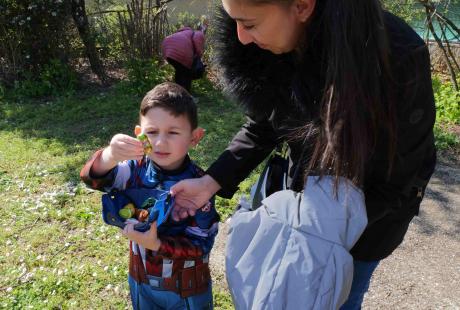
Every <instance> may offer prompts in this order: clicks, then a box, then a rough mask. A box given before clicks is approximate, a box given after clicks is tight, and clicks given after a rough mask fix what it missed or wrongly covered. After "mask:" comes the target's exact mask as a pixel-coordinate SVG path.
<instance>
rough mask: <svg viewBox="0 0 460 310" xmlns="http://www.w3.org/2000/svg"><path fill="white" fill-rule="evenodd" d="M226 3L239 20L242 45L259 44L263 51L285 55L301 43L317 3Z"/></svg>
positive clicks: (237, 0)
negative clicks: (306, 25)
mask: <svg viewBox="0 0 460 310" xmlns="http://www.w3.org/2000/svg"><path fill="white" fill-rule="evenodd" d="M222 4H223V7H224V9H225V11H226V12H227V13H228V14H229V15H230V17H231V18H232V19H234V20H235V21H236V24H237V32H238V39H239V40H240V42H241V43H242V44H244V45H246V44H249V43H255V44H257V45H258V46H259V47H260V48H262V49H266V50H269V51H271V52H272V53H274V54H281V53H287V52H290V51H292V50H293V49H294V48H296V46H297V45H298V44H299V41H300V40H301V37H302V35H303V32H304V29H305V24H306V22H307V20H308V18H309V17H310V15H311V13H312V12H313V9H314V4H315V1H314V0H294V1H292V3H291V4H277V3H265V4H259V5H254V4H251V3H250V2H249V1H246V0H222Z"/></svg>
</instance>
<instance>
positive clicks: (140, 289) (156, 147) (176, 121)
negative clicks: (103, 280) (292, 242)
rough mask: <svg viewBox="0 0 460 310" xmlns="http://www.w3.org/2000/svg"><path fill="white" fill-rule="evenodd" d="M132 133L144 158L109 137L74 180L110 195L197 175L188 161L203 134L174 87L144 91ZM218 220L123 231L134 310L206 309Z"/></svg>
mask: <svg viewBox="0 0 460 310" xmlns="http://www.w3.org/2000/svg"><path fill="white" fill-rule="evenodd" d="M139 118H140V128H139V126H136V135H138V134H139V133H140V132H139V129H140V131H142V133H144V134H145V135H146V136H147V137H148V139H149V141H150V144H151V146H152V151H151V152H150V153H149V154H148V155H144V147H143V144H142V142H140V141H139V140H138V139H136V138H133V137H130V136H128V135H124V134H117V135H115V136H114V137H113V138H112V140H111V141H110V144H109V146H107V147H106V148H105V149H103V150H99V151H97V152H96V153H95V154H94V155H93V157H92V158H91V159H90V160H89V161H88V162H87V163H86V165H85V166H84V167H83V169H82V170H81V172H80V177H81V178H82V180H83V181H84V182H85V183H86V184H87V185H89V186H90V187H92V188H94V189H97V190H101V191H110V190H112V189H121V190H123V189H128V188H129V189H131V188H160V189H163V190H169V188H170V187H171V186H172V185H173V184H175V183H176V182H178V181H180V180H181V179H185V178H191V177H199V176H201V175H202V174H203V171H202V170H201V169H200V168H198V167H197V166H196V165H195V164H194V163H193V162H192V161H191V160H190V158H189V157H188V154H187V153H188V150H189V148H191V147H193V146H195V145H197V144H198V142H199V141H200V140H201V138H202V137H203V135H204V130H203V129H202V128H199V127H198V126H197V125H198V124H197V109H196V105H195V104H194V102H193V99H192V97H191V96H190V94H189V93H188V92H187V91H186V90H185V89H184V88H182V87H181V86H179V85H177V84H174V83H163V84H160V85H158V86H156V87H155V88H154V89H152V90H151V91H149V92H148V93H147V94H146V96H145V97H144V99H143V100H142V102H141V107H140V116H139ZM218 221H219V217H218V214H217V212H216V210H215V208H214V206H213V204H211V203H209V204H207V205H206V206H203V207H202V208H201V209H199V210H198V212H196V214H195V215H194V216H191V217H189V218H187V219H185V220H182V221H180V222H175V221H173V220H172V219H168V220H167V221H166V222H164V223H163V224H162V225H161V226H160V227H158V232H157V226H156V223H155V222H154V223H152V225H151V228H150V230H148V231H146V232H145V233H141V232H138V231H136V230H134V227H133V224H127V225H126V226H125V228H124V229H123V234H124V235H125V236H126V237H128V238H129V239H130V247H129V249H130V258H129V260H130V261H129V278H128V279H129V286H130V292H131V299H132V304H133V308H134V309H212V292H211V281H210V273H209V267H208V260H209V251H210V250H211V247H212V245H213V243H214V238H215V236H216V234H217V225H218Z"/></svg>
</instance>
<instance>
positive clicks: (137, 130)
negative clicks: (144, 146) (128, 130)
mask: <svg viewBox="0 0 460 310" xmlns="http://www.w3.org/2000/svg"><path fill="white" fill-rule="evenodd" d="M141 133H142V128H141V126H139V125H136V127H134V134H135V135H136V136H138V135H140V134H141Z"/></svg>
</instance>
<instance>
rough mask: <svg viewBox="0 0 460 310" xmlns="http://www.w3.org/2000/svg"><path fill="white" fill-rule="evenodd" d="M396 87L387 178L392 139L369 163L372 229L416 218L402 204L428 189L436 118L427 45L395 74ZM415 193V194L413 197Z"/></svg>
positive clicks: (405, 60) (384, 142)
mask: <svg viewBox="0 0 460 310" xmlns="http://www.w3.org/2000/svg"><path fill="white" fill-rule="evenodd" d="M393 77H394V78H395V80H396V83H397V84H396V87H397V89H399V90H400V91H398V92H397V93H396V98H397V102H396V109H397V112H396V113H397V142H396V143H397V144H396V154H395V159H394V162H393V167H392V170H391V174H390V175H389V176H388V167H389V161H388V156H387V154H388V153H387V143H388V139H386V138H383V139H382V138H380V141H379V145H378V146H377V148H376V149H377V150H378V151H377V152H376V154H375V155H374V157H373V159H371V161H370V163H369V167H368V173H367V175H366V180H365V186H364V191H365V195H366V209H367V213H368V220H369V224H372V223H373V222H375V221H377V220H379V219H381V218H382V217H384V216H385V215H387V214H390V213H393V212H414V213H416V211H414V210H404V208H409V206H407V204H405V203H404V202H405V201H407V200H408V198H410V196H411V195H416V193H417V188H424V187H425V186H426V184H427V183H428V181H429V178H430V176H431V174H432V173H433V170H434V165H435V161H436V152H435V147H434V136H433V126H434V121H435V117H436V112H435V105H434V96H433V89H432V84H431V72H430V58H429V53H428V49H427V47H426V45H421V46H418V47H416V48H414V49H413V50H412V51H411V52H410V53H409V55H407V56H406V57H404V58H403V59H401V61H400V62H399V64H397V65H396V69H395V70H394V71H393ZM414 189H415V191H414Z"/></svg>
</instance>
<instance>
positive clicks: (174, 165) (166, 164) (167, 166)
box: [149, 156, 185, 170]
mask: <svg viewBox="0 0 460 310" xmlns="http://www.w3.org/2000/svg"><path fill="white" fill-rule="evenodd" d="M149 157H150V159H151V160H153V162H154V163H155V164H156V165H157V166H158V167H160V168H161V169H163V170H176V169H178V168H179V167H180V166H182V163H183V162H184V159H185V157H184V158H182V159H181V160H179V161H175V162H171V161H168V160H162V159H158V158H153V156H149Z"/></svg>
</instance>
